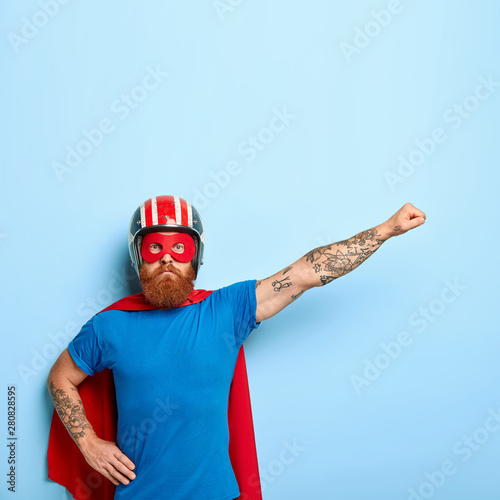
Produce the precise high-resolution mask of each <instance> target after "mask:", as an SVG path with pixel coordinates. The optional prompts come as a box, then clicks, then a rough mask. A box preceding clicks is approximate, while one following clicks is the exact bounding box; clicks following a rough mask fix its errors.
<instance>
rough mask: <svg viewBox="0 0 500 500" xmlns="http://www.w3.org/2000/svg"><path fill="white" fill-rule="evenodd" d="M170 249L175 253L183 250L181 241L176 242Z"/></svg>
mask: <svg viewBox="0 0 500 500" xmlns="http://www.w3.org/2000/svg"><path fill="white" fill-rule="evenodd" d="M172 250H173V251H174V252H177V253H181V252H184V245H183V244H182V243H177V244H176V245H174V246H173V247H172Z"/></svg>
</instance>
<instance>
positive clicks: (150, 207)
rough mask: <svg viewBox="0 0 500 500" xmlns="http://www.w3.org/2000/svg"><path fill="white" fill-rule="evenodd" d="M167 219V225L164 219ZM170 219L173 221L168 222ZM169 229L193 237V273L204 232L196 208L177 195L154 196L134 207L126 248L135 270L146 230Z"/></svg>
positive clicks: (200, 261)
mask: <svg viewBox="0 0 500 500" xmlns="http://www.w3.org/2000/svg"><path fill="white" fill-rule="evenodd" d="M169 221H170V223H169V224H168V225H167V223H168V222H169ZM172 221H174V223H173V224H172ZM159 231H172V232H180V233H187V234H190V235H191V236H192V237H193V240H194V244H195V246H196V252H195V254H194V257H193V260H192V261H191V265H192V266H193V269H194V271H195V273H196V274H198V270H199V268H200V265H201V264H203V250H204V248H205V232H204V230H203V222H202V221H201V217H200V214H199V213H198V210H196V208H194V207H193V206H192V205H191V204H190V203H188V202H187V201H186V200H184V199H182V198H179V197H178V196H156V197H154V198H150V199H149V200H146V201H145V202H144V203H141V205H140V206H139V207H138V208H137V210H136V211H135V212H134V215H132V218H131V219H130V225H129V231H128V251H129V254H130V260H131V261H132V266H133V267H134V269H135V271H136V273H137V274H139V268H140V267H141V265H142V263H143V259H142V256H141V244H142V238H143V237H144V235H145V234H147V233H153V232H159Z"/></svg>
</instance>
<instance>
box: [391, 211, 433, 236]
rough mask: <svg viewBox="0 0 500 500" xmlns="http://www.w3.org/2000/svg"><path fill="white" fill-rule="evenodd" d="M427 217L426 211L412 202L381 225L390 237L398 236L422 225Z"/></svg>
mask: <svg viewBox="0 0 500 500" xmlns="http://www.w3.org/2000/svg"><path fill="white" fill-rule="evenodd" d="M425 219H426V215H425V214H424V212H422V211H421V210H419V209H418V208H416V207H414V206H413V205H412V204H411V203H405V205H404V206H403V207H402V208H401V209H399V210H398V211H397V212H396V213H395V214H394V215H393V216H392V217H391V218H390V219H389V220H387V221H385V222H384V223H383V224H381V226H382V227H383V228H384V230H385V231H384V232H385V234H386V235H387V236H388V237H392V236H397V235H398V234H403V233H406V231H409V230H410V229H413V228H415V227H417V226H421V225H422V224H423V223H424V222H425Z"/></svg>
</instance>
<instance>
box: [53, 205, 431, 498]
mask: <svg viewBox="0 0 500 500" xmlns="http://www.w3.org/2000/svg"><path fill="white" fill-rule="evenodd" d="M425 218H426V216H425V214H424V213H423V212H422V211H420V210H418V209H417V208H415V207H414V206H413V205H411V204H409V203H407V204H405V205H404V206H403V207H402V208H401V209H400V210H399V211H398V212H397V213H396V214H394V215H393V216H392V217H391V218H390V219H388V220H387V221H386V222H384V223H383V224H380V225H379V226H376V227H374V228H371V229H368V230H366V231H363V232H361V233H359V234H356V235H355V236H353V237H352V238H349V239H347V240H343V241H339V242H337V243H332V244H330V245H325V246H322V247H318V248H315V249H313V250H311V251H310V252H309V253H307V254H306V255H304V256H303V257H301V258H300V259H299V260H297V261H296V262H294V263H292V264H291V265H290V266H287V267H286V268H284V269H282V270H280V271H279V272H278V273H276V274H274V275H273V276H270V277H269V278H266V279H263V280H248V281H243V282H239V283H234V284H233V285H230V286H227V287H223V288H220V289H218V290H215V291H214V292H212V293H209V295H208V296H206V297H205V298H203V300H200V301H199V302H196V303H193V300H192V298H193V293H194V292H196V291H193V287H194V280H195V279H196V276H197V273H198V270H199V267H200V265H201V263H202V259H203V250H204V230H203V225H202V222H201V218H200V216H199V214H198V212H197V211H196V209H195V208H194V207H192V206H191V205H190V204H189V203H187V202H186V201H185V200H183V199H181V198H178V197H172V196H161V197H156V198H152V199H150V200H147V201H146V202H145V203H143V204H142V205H141V206H140V207H139V208H138V209H137V210H136V212H135V213H134V215H133V216H132V220H131V225H130V231H129V250H130V256H131V260H132V265H133V266H134V267H135V269H136V271H137V272H138V274H139V277H140V282H141V286H142V289H143V294H144V298H145V301H146V302H147V303H149V304H151V305H152V306H154V307H156V309H154V310H145V311H135V312H128V311H117V310H113V311H105V312H101V313H99V314H97V315H96V316H94V317H93V318H92V319H91V320H89V321H88V322H87V323H86V324H85V325H84V326H83V328H82V330H81V331H80V333H79V334H78V335H77V336H76V337H75V339H73V340H72V341H71V342H70V344H69V346H68V349H66V350H65V351H63V353H62V354H61V356H60V357H59V358H58V360H57V361H56V362H55V364H54V366H53V367H52V369H51V371H50V373H49V377H48V380H47V385H48V388H49V392H50V394H51V397H52V399H53V401H54V406H55V408H56V410H57V412H58V414H59V416H60V417H61V420H62V422H63V423H64V425H65V426H66V428H67V430H68V432H69V433H70V435H71V436H72V438H73V439H74V440H75V442H76V443H77V445H78V447H79V448H80V450H81V452H82V453H83V455H84V457H85V459H86V460H87V462H88V463H89V464H90V465H91V466H92V467H93V468H94V469H95V470H97V471H98V472H100V473H101V474H102V475H103V476H105V477H106V478H107V479H109V480H110V481H111V482H112V483H113V484H115V485H118V487H117V490H116V496H115V498H120V499H128V498H133V499H134V500H137V499H142V498H144V499H148V500H151V499H156V498H169V499H170V498H171V499H191V498H199V499H207V500H231V499H234V498H236V497H238V496H239V494H240V491H239V488H238V484H237V482H236V480H235V476H234V473H233V470H232V468H231V463H230V462H229V457H228V453H227V446H228V436H227V425H228V422H227V400H228V392H229V387H230V385H231V379H232V376H233V370H234V368H235V363H236V356H237V351H238V348H239V347H240V346H241V345H242V344H243V342H244V340H245V339H246V338H247V337H248V335H249V334H250V332H251V331H252V330H253V329H255V328H257V327H258V326H259V323H260V322H261V321H263V320H265V319H268V318H270V317H271V316H274V315H275V314H276V313H278V312H279V311H281V310H282V309H283V308H284V307H286V306H287V305H289V304H290V303H292V302H293V301H294V300H296V299H297V298H298V297H300V296H301V295H302V294H303V293H304V292H305V291H307V290H309V289H310V288H313V287H317V286H323V285H326V284H328V283H331V282H332V281H334V280H335V279H336V278H339V277H340V276H343V275H345V274H347V273H349V272H351V271H352V270H353V269H355V268H356V267H358V266H359V265H360V264H361V263H362V262H364V261H365V260H366V259H367V258H368V257H370V256H371V255H372V254H373V253H374V252H375V251H376V250H377V249H378V248H379V247H380V246H381V245H382V243H383V242H384V241H386V240H388V239H389V238H391V237H393V236H396V235H399V234H403V233H405V232H406V231H408V230H410V229H413V228H415V227H417V226H419V225H422V224H423V223H424V222H425ZM187 300H191V302H192V305H190V306H189V307H185V305H186V301H187ZM194 302H195V301H194ZM106 368H110V369H111V370H112V371H113V376H114V381H115V385H116V398H117V403H118V414H119V422H118V438H117V444H115V443H113V442H110V441H105V440H103V439H101V438H99V436H97V435H96V433H95V432H94V430H93V429H92V426H91V425H90V423H89V421H88V420H87V418H86V415H85V412H84V408H83V404H82V402H81V400H80V398H79V393H78V385H79V384H80V383H81V382H82V381H83V380H84V379H85V378H86V377H87V376H88V375H94V374H95V373H96V372H98V371H101V370H104V369H106ZM165 400H167V401H169V402H170V403H169V404H170V405H171V406H170V408H171V411H170V413H169V416H168V418H166V419H163V420H162V421H160V422H157V428H156V430H155V433H152V434H151V435H150V436H149V435H148V436H145V435H144V434H143V433H141V432H140V431H139V429H140V424H141V422H144V421H145V419H148V418H150V417H151V415H154V413H155V411H156V412H157V411H158V407H157V403H155V402H157V401H165ZM155 404H156V406H155Z"/></svg>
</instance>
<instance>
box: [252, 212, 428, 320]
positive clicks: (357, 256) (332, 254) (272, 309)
mask: <svg viewBox="0 0 500 500" xmlns="http://www.w3.org/2000/svg"><path fill="white" fill-rule="evenodd" d="M425 218H426V216H425V214H424V213H423V212H422V211H420V210H418V209H417V208H415V207H414V206H413V205H412V204H411V203H406V204H405V205H404V206H403V207H402V208H401V209H400V210H399V211H398V212H396V213H395V214H394V215H393V216H392V217H391V218H390V219H388V220H387V221H385V222H384V223H383V224H380V225H379V226H375V227H373V228H371V229H367V230H366V231H363V232H361V233H359V234H356V235H355V236H353V237H352V238H349V239H347V240H342V241H339V242H337V243H331V244H330V245H325V246H322V247H318V248H315V249H314V250H311V251H310V252H308V253H307V254H306V255H304V256H303V257H301V258H300V259H299V260H297V261H296V262H294V263H293V264H291V265H290V266H287V267H286V268H285V269H282V270H281V271H279V272H277V273H276V274H274V275H272V276H270V277H269V278H266V279H265V280H259V281H257V283H256V285H255V286H256V290H255V294H256V296H257V314H256V320H257V322H259V321H262V320H265V319H268V318H270V317H271V316H274V315H275V314H276V313H278V312H279V311H281V310H282V309H283V308H285V307H286V306H287V305H288V304H290V303H292V302H293V301H294V300H295V299H298V298H299V297H300V296H301V295H302V294H303V293H304V292H305V291H306V290H309V289H310V288H313V287H316V286H323V285H327V284H328V283H331V282H332V281H333V280H335V279H336V278H339V277H340V276H344V275H345V274H347V273H350V272H351V271H352V270H354V269H356V268H357V267H358V266H359V265H360V264H361V263H363V262H364V261H365V260H366V259H367V258H368V257H370V256H371V255H373V254H374V253H375V252H376V251H377V250H378V249H379V248H380V246H381V245H382V243H384V241H386V240H388V239H389V238H391V237H393V236H397V235H399V234H403V233H406V232H407V231H409V230H410V229H413V228H415V227H417V226H420V225H422V224H423V223H424V222H425Z"/></svg>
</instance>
